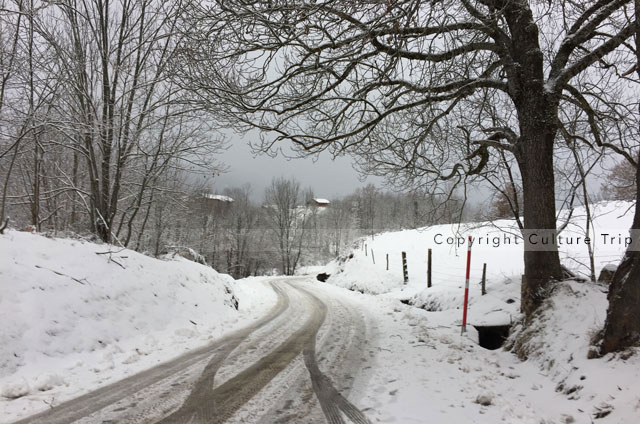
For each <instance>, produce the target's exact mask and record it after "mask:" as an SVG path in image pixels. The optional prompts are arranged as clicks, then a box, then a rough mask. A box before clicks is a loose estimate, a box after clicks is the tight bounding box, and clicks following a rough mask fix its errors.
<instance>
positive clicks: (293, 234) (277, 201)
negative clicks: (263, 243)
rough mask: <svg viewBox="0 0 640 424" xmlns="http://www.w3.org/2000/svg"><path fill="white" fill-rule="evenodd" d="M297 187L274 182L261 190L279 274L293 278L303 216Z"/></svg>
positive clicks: (294, 183) (280, 180) (283, 181)
mask: <svg viewBox="0 0 640 424" xmlns="http://www.w3.org/2000/svg"><path fill="white" fill-rule="evenodd" d="M300 195H301V193H300V183H299V182H297V181H296V180H294V179H285V178H277V179H273V181H271V185H270V186H269V187H267V189H266V190H265V196H264V197H265V202H266V205H265V209H266V214H267V219H268V222H269V224H270V227H271V230H272V231H273V234H274V236H275V239H276V242H277V245H278V251H279V252H280V261H281V270H282V273H283V274H285V275H293V273H294V272H295V270H296V267H297V265H298V261H299V260H300V255H301V254H302V243H303V239H304V232H305V223H306V219H307V212H306V208H305V207H304V206H302V207H298V206H299V204H298V203H299V201H300Z"/></svg>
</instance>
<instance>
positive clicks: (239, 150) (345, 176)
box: [211, 134, 383, 201]
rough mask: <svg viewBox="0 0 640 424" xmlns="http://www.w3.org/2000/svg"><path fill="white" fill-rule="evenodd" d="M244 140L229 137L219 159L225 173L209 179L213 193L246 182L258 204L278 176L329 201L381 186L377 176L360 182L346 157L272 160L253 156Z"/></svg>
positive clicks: (236, 136) (279, 157) (329, 156)
mask: <svg viewBox="0 0 640 424" xmlns="http://www.w3.org/2000/svg"><path fill="white" fill-rule="evenodd" d="M248 137H251V136H250V135H248V136H247V138H248ZM247 138H243V137H242V136H240V135H235V134H233V135H229V140H230V143H229V144H230V147H229V150H227V151H226V152H224V153H223V154H222V155H221V156H220V157H219V160H220V161H221V162H223V163H224V164H226V165H227V166H228V167H229V170H228V172H226V173H224V174H222V175H220V176H218V177H216V178H215V179H214V180H213V182H212V184H211V187H212V189H213V191H214V192H218V193H221V192H222V191H223V190H224V189H225V188H231V187H239V186H242V185H244V184H247V183H249V184H250V185H251V191H252V197H253V199H254V200H255V201H262V200H263V197H264V196H263V194H264V189H265V188H266V187H267V186H268V185H269V183H271V180H272V179H273V178H274V177H281V176H282V177H286V178H289V177H295V178H296V179H297V180H298V181H300V184H301V186H302V188H303V189H306V188H307V187H311V188H312V189H313V191H314V194H315V195H316V196H317V197H323V198H327V199H329V200H331V199H335V198H338V197H342V196H344V195H346V194H349V193H352V192H353V191H354V190H355V189H356V188H358V187H362V186H364V185H366V184H368V183H373V184H376V185H377V186H378V187H381V186H382V183H383V181H382V179H380V178H377V177H367V179H366V180H364V181H361V180H360V179H359V176H358V173H357V172H356V171H355V170H354V169H353V167H352V160H351V158H349V157H339V158H337V159H335V160H332V159H331V155H330V154H328V153H326V154H322V155H320V157H319V158H318V159H317V160H316V161H315V162H314V161H313V160H312V159H311V158H304V159H287V158H285V157H284V156H283V155H278V156H277V157H275V158H272V157H269V156H267V155H257V156H256V155H254V154H253V153H252V152H251V148H250V147H249V142H248V141H247ZM283 150H285V152H287V151H290V150H289V148H288V145H286V144H283Z"/></svg>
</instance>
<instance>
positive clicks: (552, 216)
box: [504, 1, 562, 319]
mask: <svg viewBox="0 0 640 424" xmlns="http://www.w3.org/2000/svg"><path fill="white" fill-rule="evenodd" d="M504 13H505V17H506V19H507V23H508V25H509V29H510V30H511V33H512V39H513V42H512V46H513V47H514V48H513V50H512V51H511V54H512V55H513V59H514V62H515V65H514V66H509V67H508V68H507V73H508V77H509V87H510V96H511V98H512V100H513V102H514V104H515V106H516V109H517V112H518V122H519V127H520V128H519V129H520V138H519V140H518V142H517V144H516V146H515V148H514V151H513V153H514V155H515V158H516V160H517V161H518V166H519V168H520V174H521V176H522V185H523V187H522V191H523V199H524V237H525V252H524V272H525V277H526V278H525V280H524V281H523V287H522V298H521V308H522V311H523V312H524V313H525V316H526V318H527V319H530V318H531V316H532V315H533V313H534V311H535V310H536V309H537V307H538V306H540V304H541V303H542V301H543V300H544V299H545V297H546V296H547V295H548V293H549V288H550V286H551V283H552V282H553V281H554V280H559V279H561V278H562V271H561V269H560V257H559V255H558V248H557V246H556V245H555V243H554V244H552V245H548V246H545V248H544V249H540V247H541V246H539V245H538V246H531V245H528V244H527V243H526V241H528V237H529V235H530V234H531V233H532V232H533V233H536V234H537V235H538V236H540V237H544V236H550V235H551V233H555V229H556V207H555V186H554V169H553V143H554V139H555V136H556V133H557V126H556V120H557V116H558V109H557V108H558V99H557V96H556V97H554V95H553V94H552V93H548V92H547V91H546V90H545V87H544V80H545V75H544V60H543V59H544V58H543V55H542V50H541V48H540V43H539V40H538V36H539V34H538V27H537V25H536V24H535V20H534V18H533V13H532V12H531V9H530V7H529V4H528V2H525V1H512V2H507V3H506V4H505V9H504ZM540 230H544V231H540Z"/></svg>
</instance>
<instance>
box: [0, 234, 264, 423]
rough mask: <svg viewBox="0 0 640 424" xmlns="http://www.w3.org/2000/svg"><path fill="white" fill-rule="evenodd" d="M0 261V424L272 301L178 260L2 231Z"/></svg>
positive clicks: (216, 333)
mask: <svg viewBox="0 0 640 424" xmlns="http://www.w3.org/2000/svg"><path fill="white" fill-rule="evenodd" d="M0 258H1V261H0V323H2V324H1V329H0V411H2V413H1V414H0V422H9V421H12V420H14V419H16V418H18V417H19V416H22V415H24V414H25V412H26V411H28V412H29V413H34V412H36V411H38V410H40V409H46V408H49V407H50V405H56V404H59V403H60V402H62V401H64V400H66V399H69V398H72V397H75V396H78V395H80V394H82V393H85V392H87V391H88V390H90V389H94V388H96V387H98V386H102V385H105V384H108V383H111V382H113V381H117V380H119V379H121V378H123V377H125V376H128V375H131V374H134V373H136V372H138V371H141V370H143V369H146V368H149V367H151V366H153V365H155V364H157V363H159V362H164V361H166V360H168V359H171V358H172V357H175V356H177V355H179V354H181V353H184V352H185V351H186V350H189V349H193V348H195V347H198V346H201V345H205V344H207V343H209V342H211V341H212V340H214V339H216V338H219V337H220V336H221V335H222V334H224V333H227V332H229V331H232V330H234V329H235V328H238V327H241V326H244V325H246V324H247V323H248V322H249V321H251V320H253V319H255V318H256V317H259V316H261V315H263V314H264V313H265V312H266V311H267V310H268V309H269V308H270V307H271V306H272V305H273V303H274V302H275V299H276V296H275V294H274V293H273V292H272V291H271V290H269V289H267V288H266V286H265V285H263V284H252V280H245V281H242V282H238V281H235V280H233V279H232V278H231V277H229V276H228V275H224V274H218V273H217V272H215V271H214V270H213V269H211V268H209V267H206V266H203V265H199V264H197V263H195V262H191V261H188V260H186V259H183V258H181V257H176V258H166V260H157V259H153V258H150V257H148V256H144V255H142V254H139V253H136V252H133V251H130V250H122V249H119V248H116V247H114V246H110V245H100V244H94V243H89V242H83V241H79V240H73V239H50V238H46V237H43V236H41V235H36V234H31V233H24V232H16V231H8V232H6V234H5V235H3V236H0ZM236 301H238V302H239V309H238V310H236V307H235V304H236Z"/></svg>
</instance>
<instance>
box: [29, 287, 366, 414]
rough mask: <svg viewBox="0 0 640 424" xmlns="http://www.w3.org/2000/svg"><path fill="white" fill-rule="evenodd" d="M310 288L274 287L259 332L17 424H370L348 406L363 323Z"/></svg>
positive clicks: (249, 330)
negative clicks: (273, 302) (272, 301)
mask: <svg viewBox="0 0 640 424" xmlns="http://www.w3.org/2000/svg"><path fill="white" fill-rule="evenodd" d="M304 280H305V279H304V278H282V279H278V280H271V281H270V283H269V284H271V286H272V287H273V289H274V290H275V291H276V293H277V295H278V301H277V303H276V305H275V306H274V307H273V309H272V310H271V311H270V312H269V313H268V314H267V315H266V316H265V317H264V318H262V319H260V320H259V321H256V322H255V323H254V324H253V325H251V326H249V327H246V328H244V329H241V330H238V331H236V332H234V333H231V334H229V335H227V336H226V337H224V338H222V339H220V340H218V341H217V342H215V343H213V344H211V345H209V346H206V347H203V348H200V349H197V350H194V351H191V352H189V353H187V354H185V355H182V356H180V357H178V358H176V359H174V360H172V361H170V362H167V363H164V364H161V365H158V366H156V367H154V368H151V369H149V370H147V371H144V372H142V373H139V374H136V375H133V376H131V377H129V378H126V379H124V380H121V381H119V382H116V383H113V384H111V385H109V386H106V387H103V388H101V389H98V390H95V391H93V392H90V393H88V394H86V395H84V396H81V397H79V398H76V399H73V400H71V401H68V402H66V403H63V404H61V405H59V406H57V407H55V408H53V409H51V410H49V411H46V412H43V413H40V414H38V415H34V416H32V417H29V418H26V419H24V420H22V421H19V422H18V423H21V424H22V423H43V424H44V423H46V424H55V423H60V424H62V423H64V424H66V423H72V422H78V423H101V424H110V423H162V424H169V423H175V424H187V423H193V424H201V423H202V424H204V423H211V424H213V423H240V422H242V423H261V424H271V423H299V422H305V423H329V424H343V423H344V424H346V423H355V424H366V423H369V420H368V419H367V418H366V416H365V415H364V414H363V413H362V412H361V411H360V410H359V409H358V407H357V405H354V404H352V403H351V402H350V401H349V399H348V395H349V392H350V389H351V387H352V384H353V381H354V378H355V376H356V374H357V373H358V371H359V366H360V364H361V363H362V362H361V361H362V358H361V354H362V350H363V349H364V344H365V343H366V342H365V330H366V329H365V325H364V320H363V317H362V315H361V314H360V313H359V312H358V311H357V309H356V308H355V307H353V305H350V304H347V303H345V301H344V300H342V299H340V298H337V297H335V296H332V295H329V294H327V293H326V292H324V291H322V290H317V289H316V288H314V285H313V284H307V283H305V281H304ZM306 280H307V281H308V278H307V279H306Z"/></svg>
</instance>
